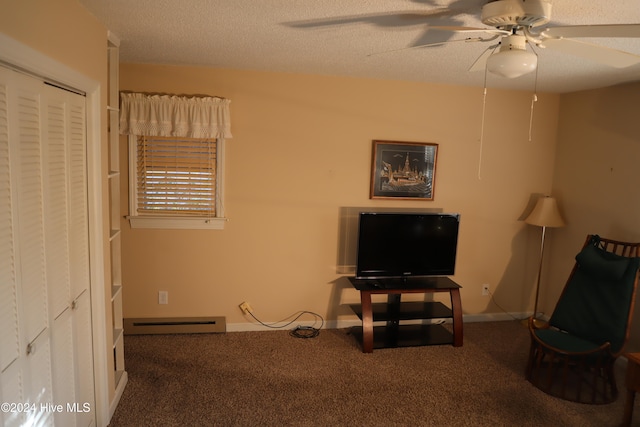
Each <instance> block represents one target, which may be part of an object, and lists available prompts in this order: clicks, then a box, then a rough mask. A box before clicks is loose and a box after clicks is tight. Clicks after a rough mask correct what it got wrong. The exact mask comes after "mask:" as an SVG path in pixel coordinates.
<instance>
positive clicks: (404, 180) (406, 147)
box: [369, 140, 438, 201]
mask: <svg viewBox="0 0 640 427" xmlns="http://www.w3.org/2000/svg"><path fill="white" fill-rule="evenodd" d="M437 157H438V144H434V143H430V142H401V141H382V140H374V141H373V153H372V156H371V189H370V194H369V198H370V199H407V200H427V201H429V200H433V197H434V188H435V177H436V161H437Z"/></svg>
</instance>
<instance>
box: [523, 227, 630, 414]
mask: <svg viewBox="0 0 640 427" xmlns="http://www.w3.org/2000/svg"><path fill="white" fill-rule="evenodd" d="M639 248H640V243H626V242H619V241H615V240H611V239H605V238H600V237H599V236H597V235H589V236H587V240H586V242H585V244H584V247H583V248H582V250H581V251H580V253H579V254H578V255H576V264H575V266H574V267H573V270H572V271H571V274H570V275H569V279H568V280H567V283H566V285H565V288H564V290H563V291H562V294H561V295H560V299H559V300H558V303H557V304H556V308H555V309H554V311H553V314H552V315H551V318H550V319H549V322H548V323H544V324H540V321H539V320H536V321H534V319H533V318H531V319H529V331H530V334H531V348H530V352H529V360H528V362H527V367H526V378H527V380H529V381H530V382H531V383H532V384H533V385H535V386H536V387H538V388H539V389H541V390H542V391H544V392H546V393H548V394H551V395H553V396H556V397H560V398H562V399H566V400H572V401H576V402H583V403H609V402H612V401H614V400H615V399H616V397H617V395H618V389H617V386H616V380H615V375H614V372H613V366H614V363H615V360H616V358H617V357H618V356H619V355H620V354H621V353H622V352H623V350H624V347H625V345H626V343H627V340H628V338H629V328H630V324H631V317H632V315H633V307H634V301H635V295H636V288H637V286H638V277H639V272H638V268H639V267H640V258H638V255H639V250H640V249H639Z"/></svg>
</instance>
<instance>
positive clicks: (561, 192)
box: [541, 83, 640, 351]
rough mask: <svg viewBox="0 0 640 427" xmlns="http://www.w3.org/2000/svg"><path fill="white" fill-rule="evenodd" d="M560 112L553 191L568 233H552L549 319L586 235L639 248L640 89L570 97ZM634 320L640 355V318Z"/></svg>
mask: <svg viewBox="0 0 640 427" xmlns="http://www.w3.org/2000/svg"><path fill="white" fill-rule="evenodd" d="M560 105H561V108H560V125H559V129H558V149H557V160H556V167H555V178H554V184H553V191H554V193H555V195H557V196H558V199H559V202H560V204H561V206H562V209H563V211H564V213H565V216H566V220H567V227H565V228H562V229H557V230H552V231H550V233H549V235H550V243H551V244H550V245H549V248H550V251H549V253H548V255H549V257H548V258H549V260H548V261H549V262H548V263H547V265H548V271H549V274H548V275H547V276H545V281H546V286H545V287H544V290H545V292H543V293H542V295H541V298H543V304H544V306H545V307H546V309H547V311H548V312H550V311H551V310H553V307H554V305H555V302H556V301H557V299H558V296H559V295H560V291H561V290H562V287H563V286H564V282H565V281H566V279H567V275H568V274H569V271H570V269H571V267H572V265H573V257H574V256H575V254H576V253H577V252H578V251H579V249H580V247H581V245H582V244H583V243H584V240H585V238H586V236H587V234H599V235H601V236H603V237H609V238H612V239H617V240H623V241H632V242H634V241H635V242H637V241H640V225H639V222H638V220H639V218H640V193H639V192H638V183H639V182H640V178H639V176H640V175H639V173H638V171H639V170H640V169H639V165H638V162H639V161H640V120H639V118H640V83H635V84H627V85H620V86H616V87H610V88H606V89H598V90H591V91H584V92H577V93H573V94H567V95H563V96H562V98H561V103H560ZM635 320H636V322H634V323H635V325H634V328H633V329H634V333H633V334H632V346H633V348H635V351H638V349H640V339H638V338H637V337H638V333H637V332H636V331H638V330H639V329H638V328H639V327H640V315H638V314H636V316H635ZM633 337H636V338H635V339H634V338H633Z"/></svg>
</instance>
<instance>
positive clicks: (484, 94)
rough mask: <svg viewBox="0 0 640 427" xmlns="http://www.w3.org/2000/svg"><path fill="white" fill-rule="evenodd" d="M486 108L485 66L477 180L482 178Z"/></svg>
mask: <svg viewBox="0 0 640 427" xmlns="http://www.w3.org/2000/svg"><path fill="white" fill-rule="evenodd" d="M486 110H487V68H486V67H485V69H484V88H483V92H482V122H481V124H480V155H479V158H478V181H481V180H482V145H483V143H484V117H485V111H486Z"/></svg>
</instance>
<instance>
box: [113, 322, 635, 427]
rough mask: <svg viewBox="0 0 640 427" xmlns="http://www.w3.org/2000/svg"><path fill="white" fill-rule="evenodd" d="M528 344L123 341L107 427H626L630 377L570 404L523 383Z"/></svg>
mask: <svg viewBox="0 0 640 427" xmlns="http://www.w3.org/2000/svg"><path fill="white" fill-rule="evenodd" d="M528 348H529V337H528V331H527V329H526V328H524V327H523V326H522V325H521V324H520V323H519V322H515V321H513V322H487V323H466V324H465V325H464V345H463V347H457V348H454V347H452V346H449V345H445V346H433V347H411V348H401V349H384V350H375V351H374V352H373V353H371V354H364V353H362V352H361V348H360V344H359V343H358V342H357V341H356V339H355V338H354V337H353V336H352V335H351V334H349V333H348V331H347V330H341V329H338V330H323V331H322V332H321V333H320V335H319V336H318V337H316V338H311V339H300V338H294V337H291V336H290V335H289V334H288V332H287V331H275V332H274V331H265V332H235V333H226V334H205V335H146V336H126V337H125V350H126V353H125V354H126V355H125V358H126V367H127V371H128V375H129V383H128V385H127V387H126V389H125V391H124V394H123V396H122V399H121V401H120V404H119V406H118V408H117V409H116V412H115V414H114V416H113V419H112V422H111V426H114V427H118V426H136V427H140V426H346V425H350V426H354V425H355V426H474V427H477V426H492V427H493V426H576V427H578V426H579V427H586V426H597V427H608V426H611V427H613V426H617V425H619V424H620V421H621V420H622V414H623V404H624V381H623V380H622V373H620V375H619V378H620V379H619V383H618V385H619V389H620V392H621V393H620V397H619V398H618V400H617V401H616V402H614V403H612V404H608V405H584V404H578V403H572V402H567V401H564V400H560V399H556V398H554V397H551V396H548V395H546V394H545V393H543V392H541V391H539V390H538V389H536V388H535V387H533V386H532V385H531V384H529V383H528V382H527V381H526V380H525V379H524V367H525V363H526V358H527V351H528ZM639 400H640V399H639ZM636 412H639V413H637V414H634V415H636V416H635V417H634V418H635V419H636V420H637V422H638V423H640V410H638V409H636Z"/></svg>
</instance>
